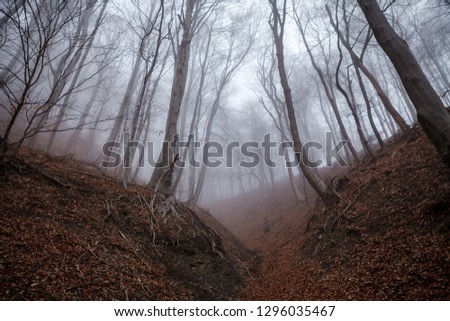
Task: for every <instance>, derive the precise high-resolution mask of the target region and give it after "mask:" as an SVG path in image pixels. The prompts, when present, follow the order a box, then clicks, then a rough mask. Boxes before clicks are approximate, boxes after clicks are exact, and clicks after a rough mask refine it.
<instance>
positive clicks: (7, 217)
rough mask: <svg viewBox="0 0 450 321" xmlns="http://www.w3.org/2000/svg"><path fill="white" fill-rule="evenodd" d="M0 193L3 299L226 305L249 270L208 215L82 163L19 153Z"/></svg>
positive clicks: (6, 170) (233, 241)
mask: <svg viewBox="0 0 450 321" xmlns="http://www.w3.org/2000/svg"><path fill="white" fill-rule="evenodd" d="M24 159H26V160H27V161H26V162H25V161H23V160H24ZM5 173H7V175H6V176H5ZM0 191H1V192H0V213H1V215H0V273H1V279H0V288H1V289H2V290H1V291H0V298H1V299H2V300H213V299H214V300H228V299H231V298H232V297H233V295H234V294H235V292H236V290H237V289H238V288H239V287H240V286H241V285H242V281H243V278H244V277H245V276H246V275H247V274H248V272H247V267H246V265H245V263H244V262H245V261H246V260H248V257H249V256H248V254H247V252H246V251H245V249H244V248H243V247H242V245H241V244H240V243H239V241H237V240H236V239H235V238H234V237H233V236H232V235H231V234H230V233H229V232H227V230H226V229H224V228H223V227H222V226H221V224H220V223H218V222H217V221H216V220H215V219H214V218H213V217H211V216H210V215H209V214H208V213H206V212H203V211H200V210H198V209H196V210H195V211H194V210H192V209H189V208H187V207H186V206H184V205H183V204H180V203H173V204H172V203H170V202H167V201H166V200H164V199H162V198H161V197H160V196H157V197H156V198H155V196H154V194H153V193H152V192H151V191H150V190H149V189H147V188H144V187H137V186H132V187H130V188H129V189H128V190H125V189H124V188H123V187H122V186H121V185H120V184H119V183H117V182H116V181H114V180H112V179H110V178H108V177H106V176H104V175H102V174H101V173H100V172H99V171H98V170H96V169H95V168H93V167H91V166H89V165H87V164H80V163H76V162H74V161H70V160H66V159H63V158H55V157H50V156H48V155H46V154H42V153H38V152H32V151H29V150H23V151H22V152H21V154H20V155H19V157H16V158H13V159H12V160H10V162H8V163H7V165H6V167H4V168H2V175H1V177H0Z"/></svg>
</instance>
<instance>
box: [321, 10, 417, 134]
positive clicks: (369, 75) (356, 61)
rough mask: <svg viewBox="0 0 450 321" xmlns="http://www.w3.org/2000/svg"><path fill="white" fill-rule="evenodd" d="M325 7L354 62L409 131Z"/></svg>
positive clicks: (401, 124)
mask: <svg viewBox="0 0 450 321" xmlns="http://www.w3.org/2000/svg"><path fill="white" fill-rule="evenodd" d="M325 8H326V9H327V12H328V16H329V18H330V23H331V25H332V26H333V28H334V30H335V31H336V33H337V35H338V37H339V38H340V39H341V41H342V44H343V45H344V47H345V48H346V49H347V50H348V52H349V53H350V56H351V58H352V60H353V63H355V64H357V65H358V67H359V69H360V70H361V71H362V72H363V73H364V75H365V76H366V77H367V79H369V81H370V83H371V84H372V86H373V88H374V89H375V91H376V92H377V94H378V96H379V97H380V100H381V101H382V102H383V105H384V107H385V108H386V110H387V111H388V112H389V114H391V116H392V118H394V120H395V122H396V123H397V125H398V126H399V127H400V129H401V130H402V132H406V131H408V129H409V126H408V124H407V123H406V122H405V120H404V119H403V117H402V116H401V115H400V114H399V113H398V112H397V110H396V109H395V108H394V106H392V103H391V101H390V100H389V98H388V96H387V95H386V93H385V92H384V91H383V89H382V88H381V86H380V84H379V82H378V80H377V79H376V78H375V77H374V75H373V74H372V73H371V72H370V71H369V70H368V69H367V68H366V66H365V65H364V63H363V61H362V60H361V58H359V57H358V56H357V55H356V53H355V52H354V51H353V48H352V46H351V45H350V44H349V43H348V42H347V40H346V39H345V37H344V35H343V34H342V32H341V31H340V30H339V27H338V26H337V24H336V23H335V22H334V20H333V17H332V15H331V11H330V8H329V7H328V5H326V6H325Z"/></svg>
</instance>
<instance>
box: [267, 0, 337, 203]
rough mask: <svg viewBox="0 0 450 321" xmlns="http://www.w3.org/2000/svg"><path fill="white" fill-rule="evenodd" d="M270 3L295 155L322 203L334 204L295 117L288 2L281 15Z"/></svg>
mask: <svg viewBox="0 0 450 321" xmlns="http://www.w3.org/2000/svg"><path fill="white" fill-rule="evenodd" d="M269 2H270V4H271V6H272V20H271V21H270V22H269V23H270V27H271V29H272V33H273V36H274V40H275V48H276V55H277V61H278V72H279V75H280V81H281V86H282V88H283V93H284V98H285V102H286V109H287V113H288V118H289V125H290V129H291V134H292V139H293V142H294V150H295V155H296V157H297V160H298V162H299V164H300V167H301V169H302V172H303V173H304V175H305V177H306V179H307V180H308V182H309V183H310V184H311V186H312V187H313V188H314V190H316V192H317V193H318V194H319V196H320V198H321V199H322V201H323V202H324V203H325V204H332V203H335V202H336V201H338V200H339V198H338V197H337V195H336V193H335V192H334V191H333V190H332V189H331V187H330V186H327V184H325V182H324V181H323V180H322V179H321V178H320V177H319V176H318V175H316V174H315V173H314V171H313V170H312V168H311V167H310V166H308V165H309V164H308V160H307V159H305V157H303V144H302V142H301V140H300V135H299V132H298V128H297V120H296V117H295V109H294V103H293V100H292V93H291V88H290V87H289V82H288V78H287V74H286V68H285V65H284V46H283V35H284V24H285V18H286V14H287V12H286V0H285V1H284V6H283V10H282V13H281V15H280V12H279V11H278V8H277V4H276V2H275V0H269Z"/></svg>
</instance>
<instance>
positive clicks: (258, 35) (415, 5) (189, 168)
mask: <svg viewBox="0 0 450 321" xmlns="http://www.w3.org/2000/svg"><path fill="white" fill-rule="evenodd" d="M270 2H271V3H269V1H244V0H241V1H213V0H208V1H200V0H198V1H194V0H186V1H178V0H170V1H169V0H161V1H156V0H155V1H138V0H133V1H119V0H113V1H100V0H97V1H96V0H89V1H84V0H74V1H68V2H66V1H59V0H50V1H40V0H37V1H30V2H28V1H12V0H5V1H2V3H1V4H0V9H1V13H0V19H1V20H0V23H1V24H0V41H1V47H0V87H1V91H0V121H1V122H0V130H1V133H2V134H1V135H2V136H1V137H2V151H1V153H2V155H3V154H4V153H6V151H7V150H8V151H15V150H17V149H18V148H20V147H29V148H34V149H39V150H42V151H45V152H47V153H50V154H54V155H58V156H66V157H69V158H73V159H76V160H79V161H83V162H87V163H91V164H94V165H95V166H96V167H97V168H98V169H99V170H100V171H101V172H103V173H104V174H106V175H109V176H112V177H114V178H116V179H117V180H119V181H121V182H122V184H123V185H124V186H125V187H128V186H129V185H130V184H141V185H148V186H149V188H153V189H157V190H160V191H161V192H164V193H168V194H173V195H174V196H175V197H176V198H177V199H179V200H181V201H186V202H189V203H192V204H195V205H199V206H202V207H206V208H210V207H214V205H215V204H217V203H223V202H227V201H230V200H233V199H236V198H238V199H244V200H245V199H246V198H247V197H250V196H249V195H256V194H257V195H259V197H262V198H273V199H274V200H275V199H276V197H278V196H277V188H278V187H277V186H279V184H284V185H283V186H285V185H286V184H287V186H289V188H288V189H290V192H291V193H292V195H293V197H297V198H298V199H304V198H305V196H306V197H308V196H309V197H314V196H316V194H315V192H314V189H312V188H311V187H310V186H309V183H310V180H309V179H306V178H305V172H304V170H303V171H302V168H300V167H299V166H298V163H297V164H293V165H289V164H287V162H289V161H290V162H291V163H292V162H294V163H295V156H294V148H295V137H294V136H293V128H294V127H296V128H297V130H298V136H299V137H300V139H301V141H302V146H303V150H302V152H303V153H302V156H303V157H304V158H305V157H306V159H307V161H306V163H307V165H313V166H310V167H312V168H313V172H315V173H316V174H317V175H318V176H320V177H321V179H322V180H324V181H326V182H328V181H330V180H331V178H332V177H333V176H334V175H335V174H336V173H338V172H341V171H342V170H345V169H346V168H349V167H350V166H352V165H355V164H358V162H360V161H361V159H362V158H363V157H364V155H367V154H371V153H373V152H374V151H376V150H377V149H378V148H380V147H381V146H382V145H383V144H384V143H385V142H386V141H388V140H389V139H390V138H391V137H392V136H393V135H395V134H396V133H399V132H402V131H403V130H404V128H403V127H404V126H406V127H409V126H412V125H413V124H414V123H415V122H416V121H417V112H416V110H415V107H414V104H413V102H412V101H411V99H410V97H409V96H408V93H407V91H406V90H405V88H404V87H403V85H402V81H401V79H400V77H399V75H398V73H397V72H396V69H395V68H394V66H393V65H392V63H391V62H390V60H389V58H388V57H387V56H386V54H385V53H384V51H383V50H382V48H381V47H380V46H379V44H378V43H377V40H376V39H375V38H374V36H373V33H372V32H371V29H370V27H369V25H368V22H367V20H366V18H365V17H364V14H363V12H362V11H361V10H360V8H359V7H358V5H357V4H356V3H354V2H350V1H347V2H345V1H342V0H339V1H337V0H335V1H315V2H314V4H312V3H311V2H309V1H303V0H302V1H299V0H294V1H290V0H289V1H286V2H283V1H270ZM283 3H285V5H286V7H285V8H283ZM326 4H328V6H329V10H330V15H329V14H327V11H326V9H325V5H326ZM379 4H380V6H381V7H382V8H384V14H385V16H386V17H387V18H388V21H389V22H390V24H391V25H392V26H393V27H394V29H395V31H396V32H397V33H398V34H399V35H400V36H401V37H402V38H403V39H404V40H405V41H406V42H407V43H408V45H409V46H410V48H411V50H412V52H413V53H414V56H415V57H416V59H417V61H418V62H419V64H420V66H421V67H422V70H423V71H424V73H425V74H426V76H427V78H428V80H429V81H430V83H431V84H432V86H433V88H434V90H435V91H436V92H437V93H438V94H439V96H440V98H441V99H442V101H443V103H444V104H445V105H446V106H448V105H450V92H449V90H450V80H449V79H450V69H449V65H450V64H449V60H450V50H449V46H450V41H449V38H448V34H449V32H450V7H449V6H448V4H446V3H445V2H444V1H437V0H436V1H406V0H405V1H397V2H395V3H390V2H388V1H379ZM273 5H276V6H277V10H278V13H279V15H274V9H273ZM283 9H285V10H283ZM284 14H285V15H284ZM276 17H279V19H281V20H278V22H277V18H276ZM330 19H331V20H330ZM278 23H279V24H278ZM332 23H333V24H334V25H335V27H334V26H333V24H332ZM281 29H283V30H284V31H283V32H280V30H281ZM277 32H278V36H280V35H281V36H282V37H283V39H282V40H283V49H284V53H283V60H284V61H283V63H284V68H285V69H284V70H285V73H286V74H287V80H288V84H289V87H290V91H291V93H292V102H293V107H294V111H293V114H292V113H291V114H289V110H288V107H289V103H288V100H286V91H285V88H284V87H283V86H282V81H281V77H280V52H279V49H280V48H277V47H276V45H275V40H274V37H275V34H276V33H277ZM338 32H340V33H341V35H342V39H339V41H338V38H339V37H338ZM302 33H303V36H302ZM430 35H432V36H430ZM346 43H347V44H348V46H346ZM352 55H354V56H352ZM355 57H356V58H355ZM359 64H361V65H359ZM390 106H392V110H391V109H390ZM293 115H295V119H296V121H295V123H294V124H293V123H292V121H293V117H292V116H293ZM164 141H165V142H168V144H167V146H168V147H167V149H166V150H165V149H163V145H164V144H163V142H164ZM114 142H116V143H114ZM283 142H294V144H284V145H283ZM305 146H306V147H305ZM283 147H286V148H283ZM296 152H297V153H300V151H298V150H296ZM164 155H166V156H164ZM158 160H159V163H158ZM183 163H185V165H184V166H183ZM127 165H128V166H127ZM155 167H157V168H158V169H160V171H159V172H158V170H156V171H155Z"/></svg>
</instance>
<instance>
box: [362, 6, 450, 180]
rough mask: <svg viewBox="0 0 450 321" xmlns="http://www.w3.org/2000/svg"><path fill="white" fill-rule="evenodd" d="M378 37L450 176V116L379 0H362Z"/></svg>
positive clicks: (364, 10)
mask: <svg viewBox="0 0 450 321" xmlns="http://www.w3.org/2000/svg"><path fill="white" fill-rule="evenodd" d="M358 4H359V6H360V8H361V10H362V11H363V13H364V15H365V17H366V19H367V21H368V22H369V25H370V27H371V29H372V30H373V33H374V35H375V38H376V39H377V41H378V43H379V44H380V46H381V48H383V50H384V52H385V53H386V55H388V57H389V59H390V60H391V61H392V63H393V64H394V66H395V69H396V70H397V72H398V74H399V75H400V78H401V80H402V83H403V86H404V87H405V89H406V91H407V92H408V95H409V97H410V98H411V101H412V103H413V104H414V107H415V108H416V110H417V118H418V120H419V123H420V125H421V127H422V128H423V130H424V132H425V133H426V135H427V136H428V138H429V139H430V140H431V142H432V143H433V144H434V146H435V147H436V149H437V150H438V151H439V152H440V154H441V156H442V159H443V161H444V164H445V166H446V168H447V170H448V172H449V175H450V115H449V113H448V112H447V110H446V109H445V106H444V104H443V102H442V100H441V99H440V97H439V95H438V94H437V93H436V91H435V90H434V89H433V87H432V86H431V84H430V82H429V81H428V79H427V77H426V76H425V74H424V73H423V71H422V69H421V67H420V65H419V64H418V62H417V61H416V58H415V57H414V54H413V53H412V52H411V49H410V48H409V46H408V44H407V43H406V42H405V41H404V40H403V39H402V38H400V36H399V35H398V34H397V33H396V32H395V30H394V29H393V28H392V26H391V25H390V24H389V22H388V20H387V19H386V17H385V16H384V14H383V12H382V10H381V8H380V7H379V6H378V4H377V2H376V1H375V0H358Z"/></svg>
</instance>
